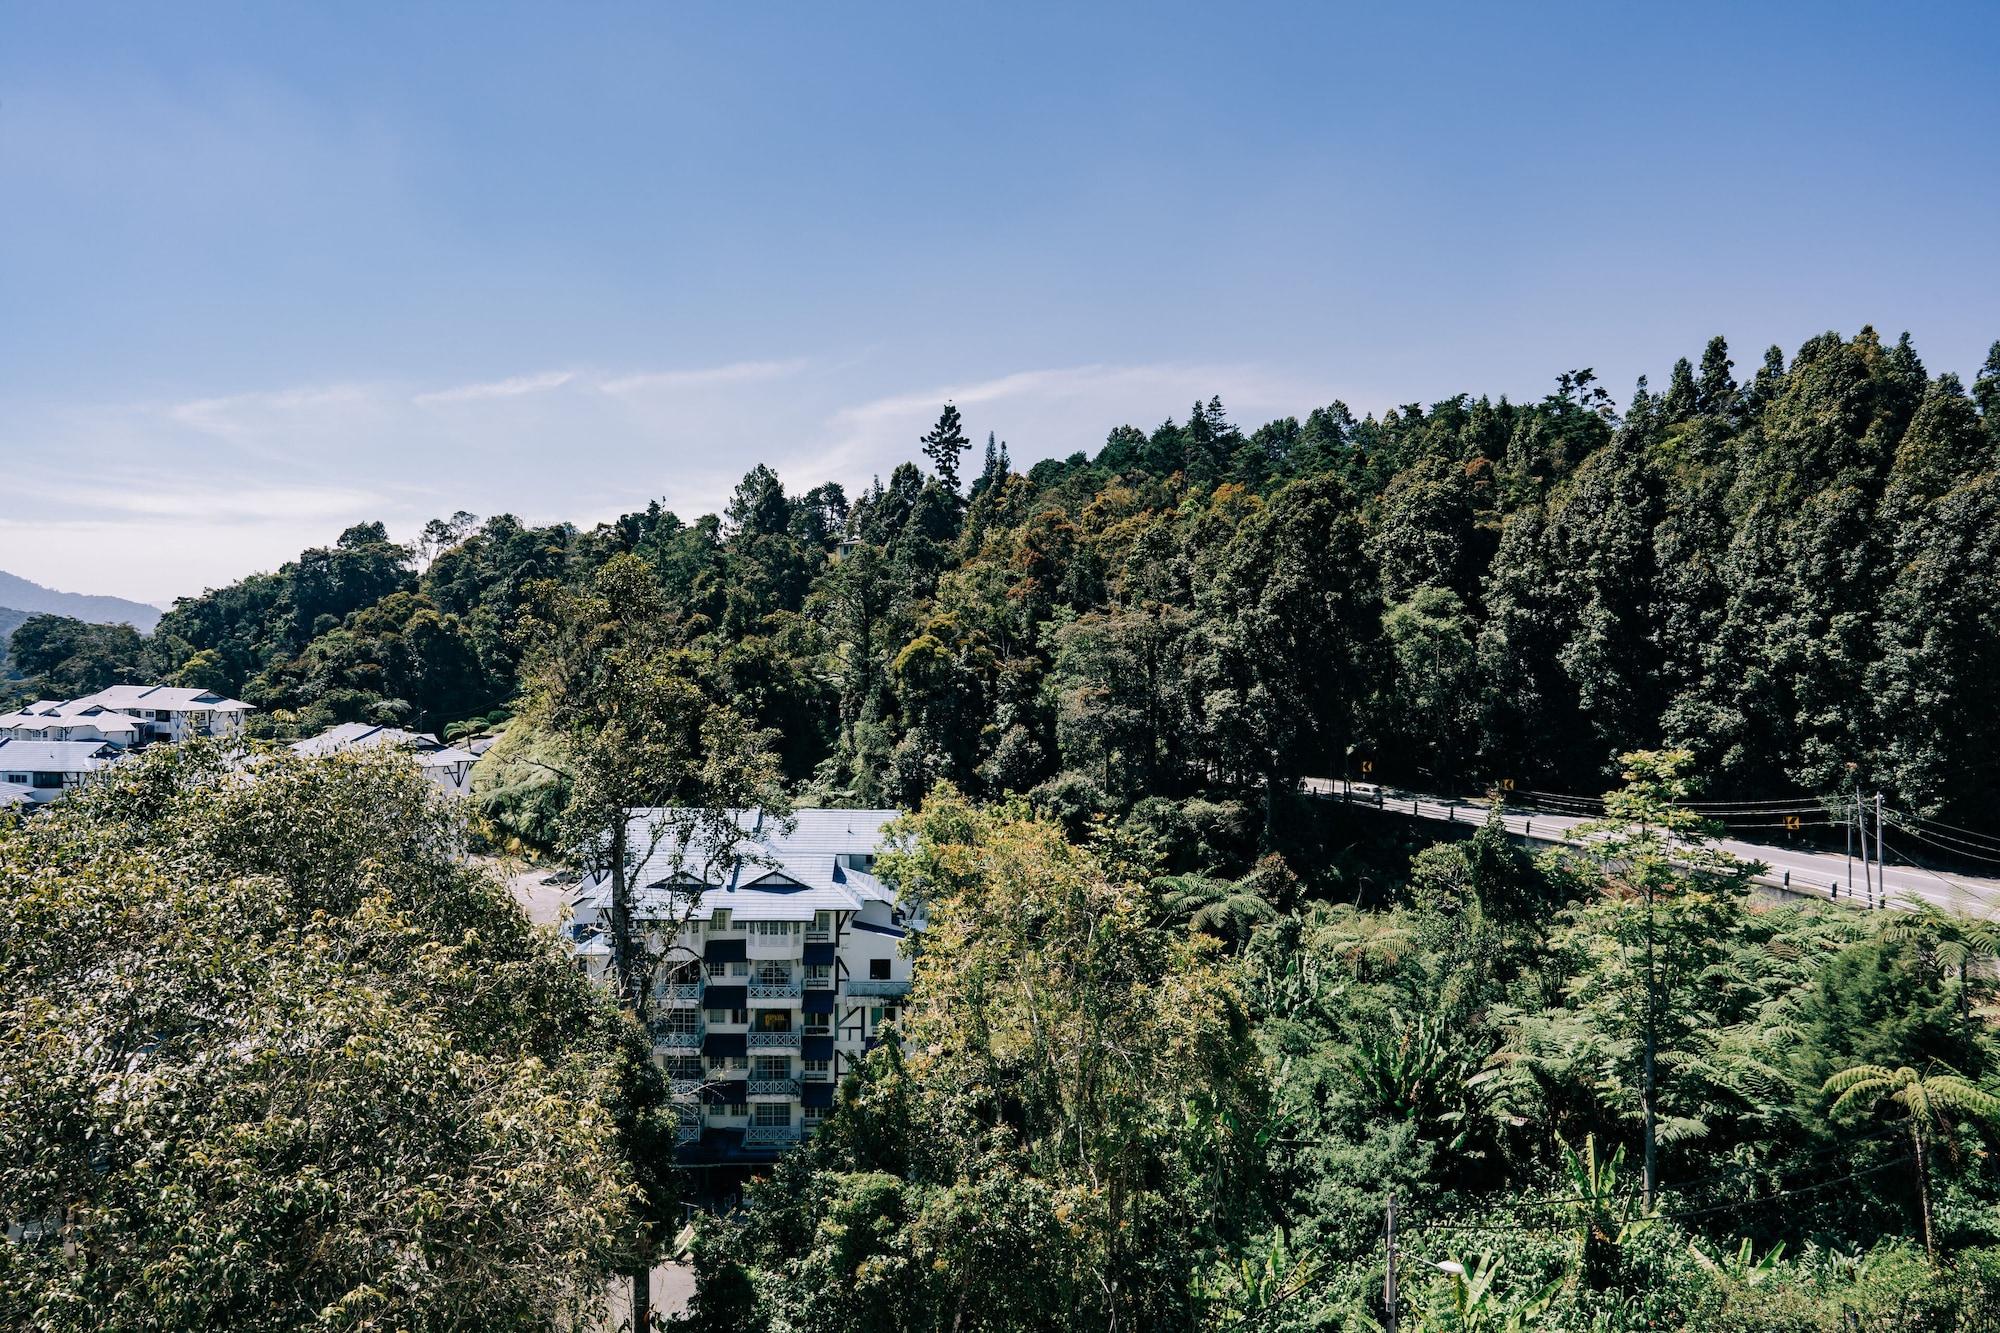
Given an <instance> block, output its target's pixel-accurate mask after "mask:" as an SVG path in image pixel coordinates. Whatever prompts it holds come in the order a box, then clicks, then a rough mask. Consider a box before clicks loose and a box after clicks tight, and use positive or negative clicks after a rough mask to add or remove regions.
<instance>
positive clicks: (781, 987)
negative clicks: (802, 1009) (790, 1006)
mask: <svg viewBox="0 0 2000 1333" xmlns="http://www.w3.org/2000/svg"><path fill="white" fill-rule="evenodd" d="M750 998H751V999H752V1000H753V1001H754V1000H796V999H798V998H799V979H798V978H797V977H788V978H786V979H785V980H783V981H760V980H758V979H757V978H756V977H752V978H750Z"/></svg>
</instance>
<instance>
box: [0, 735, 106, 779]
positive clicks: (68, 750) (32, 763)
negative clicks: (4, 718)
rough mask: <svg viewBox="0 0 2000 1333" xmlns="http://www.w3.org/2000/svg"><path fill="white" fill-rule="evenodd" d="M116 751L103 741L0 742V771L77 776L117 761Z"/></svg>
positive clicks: (10, 740) (9, 740)
mask: <svg viewBox="0 0 2000 1333" xmlns="http://www.w3.org/2000/svg"><path fill="white" fill-rule="evenodd" d="M117 754H118V751H117V750H116V749H115V748H113V747H112V746H110V745H107V744H105V743H104V742H103V741H23V740H12V739H8V740H0V768H5V769H8V770H11V771H13V772H16V773H19V772H24V771H29V772H32V771H41V772H44V773H79V772H83V771H84V770H86V769H92V768H96V767H98V766H99V762H100V760H109V759H113V758H116V757H117Z"/></svg>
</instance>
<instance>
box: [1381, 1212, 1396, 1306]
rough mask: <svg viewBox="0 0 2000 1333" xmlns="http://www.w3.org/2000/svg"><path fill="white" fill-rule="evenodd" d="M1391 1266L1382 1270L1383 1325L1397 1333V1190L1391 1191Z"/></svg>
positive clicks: (1388, 1235) (1388, 1233) (1389, 1226)
mask: <svg viewBox="0 0 2000 1333" xmlns="http://www.w3.org/2000/svg"><path fill="white" fill-rule="evenodd" d="M1388 1216H1389V1223H1388V1228H1387V1230H1386V1232H1385V1234H1386V1235H1387V1237H1388V1247H1389V1266H1388V1267H1387V1268H1386V1269H1384V1270H1383V1272H1382V1327H1383V1328H1384V1329H1386V1330H1388V1333H1396V1191H1394V1190H1390V1191H1389V1214H1388Z"/></svg>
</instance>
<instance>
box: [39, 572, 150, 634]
mask: <svg viewBox="0 0 2000 1333" xmlns="http://www.w3.org/2000/svg"><path fill="white" fill-rule="evenodd" d="M0 607H4V608H6V609H8V610H12V611H20V612H23V613H25V614H28V615H33V614H35V613H37V612H44V611H45V612H49V613H51V614H53V615H59V616H73V617H75V618H76V619H78V620H85V621H89V622H90V623H92V624H97V625H130V626H132V628H134V629H136V630H138V631H139V632H140V633H141V634H151V633H152V632H153V626H155V625H157V624H159V623H160V616H161V614H162V612H161V611H160V608H159V607H157V606H148V605H146V603H144V602H130V601H127V600H125V599H124V598H123V597H101V596H96V595H93V594H89V593H80V592H57V591H56V590H55V589H53V588H44V587H43V586H42V585H41V584H39V583H30V582H29V581H28V580H27V579H24V578H21V577H20V576H19V575H15V574H9V573H7V572H6V571H5V570H0ZM10 628H11V627H10Z"/></svg>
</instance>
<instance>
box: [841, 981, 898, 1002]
mask: <svg viewBox="0 0 2000 1333" xmlns="http://www.w3.org/2000/svg"><path fill="white" fill-rule="evenodd" d="M847 993H848V994H849V995H852V996H854V997H855V998H856V999H861V998H864V997H879V998H884V999H901V998H902V997H903V996H905V995H908V994H909V993H910V981H909V978H907V977H905V978H904V979H902V980H901V981H893V980H892V981H871V980H869V979H868V978H866V977H851V978H849V979H848V982H847Z"/></svg>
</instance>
